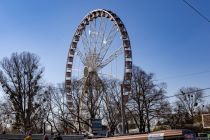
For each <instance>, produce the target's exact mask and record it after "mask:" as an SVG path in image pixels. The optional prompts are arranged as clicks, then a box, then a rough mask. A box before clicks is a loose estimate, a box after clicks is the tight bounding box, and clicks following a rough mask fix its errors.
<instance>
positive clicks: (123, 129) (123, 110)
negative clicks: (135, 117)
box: [121, 84, 126, 135]
mask: <svg viewBox="0 0 210 140" xmlns="http://www.w3.org/2000/svg"><path fill="white" fill-rule="evenodd" d="M121 117H122V134H123V135H124V134H126V131H125V106H124V101H123V84H121Z"/></svg>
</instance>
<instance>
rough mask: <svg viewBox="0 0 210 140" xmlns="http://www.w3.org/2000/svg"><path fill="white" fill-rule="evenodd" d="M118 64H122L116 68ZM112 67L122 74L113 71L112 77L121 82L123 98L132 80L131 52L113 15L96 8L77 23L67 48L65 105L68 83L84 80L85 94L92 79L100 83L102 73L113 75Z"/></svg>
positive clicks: (124, 29)
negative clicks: (108, 72) (75, 79)
mask: <svg viewBox="0 0 210 140" xmlns="http://www.w3.org/2000/svg"><path fill="white" fill-rule="evenodd" d="M114 61H115V64H113V63H114ZM118 62H119V63H120V62H121V64H119V65H118ZM113 65H115V66H113ZM113 67H115V69H117V70H119V71H121V74H119V73H120V72H118V71H117V70H116V72H115V76H116V75H117V77H119V79H121V80H122V85H123V91H124V95H128V94H129V93H130V91H131V77H132V51H131V45H130V40H129V36H128V33H127V31H126V28H125V25H124V24H123V22H122V21H121V19H120V18H119V17H118V16H117V15H116V14H115V13H113V12H112V11H110V10H105V9H96V10H93V11H91V12H90V13H88V14H87V15H86V16H85V17H84V18H83V20H82V21H81V22H80V24H79V26H78V27H77V29H76V32H75V34H74V36H73V39H72V42H71V45H70V49H69V52H68V57H67V63H66V74H65V91H66V94H67V95H66V97H67V103H68V105H69V106H71V104H72V95H71V84H72V79H73V78H74V77H76V76H77V77H79V78H82V79H83V93H82V95H84V94H85V93H86V90H87V89H88V86H89V85H90V83H91V80H94V79H95V80H96V79H97V80H100V79H101V78H100V77H101V73H103V72H104V73H106V72H107V71H108V70H111V74H107V75H112V73H113V72H112V69H114V68H113ZM97 80H96V81H97ZM82 95H81V96H82Z"/></svg>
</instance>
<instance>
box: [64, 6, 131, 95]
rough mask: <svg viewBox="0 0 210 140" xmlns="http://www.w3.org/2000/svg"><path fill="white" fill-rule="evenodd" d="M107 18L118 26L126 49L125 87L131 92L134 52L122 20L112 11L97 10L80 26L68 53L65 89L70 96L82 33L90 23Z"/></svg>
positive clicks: (89, 14) (88, 15)
mask: <svg viewBox="0 0 210 140" xmlns="http://www.w3.org/2000/svg"><path fill="white" fill-rule="evenodd" d="M98 17H105V18H107V19H109V20H111V22H112V23H113V24H114V25H115V26H117V28H118V30H119V33H120V38H121V41H122V44H123V49H124V67H123V69H124V76H123V85H125V89H127V91H128V92H130V90H131V89H130V88H131V77H132V51H131V45H130V39H129V36H128V33H127V30H126V28H125V25H124V23H123V22H122V21H121V19H120V18H119V17H118V16H117V15H116V14H115V13H113V12H112V11H110V10H106V9H96V10H93V11H91V12H89V13H88V14H87V15H86V16H85V17H84V18H83V19H82V21H81V22H80V24H79V25H78V27H77V29H76V31H75V33H74V36H73V39H72V41H71V45H70V49H69V52H68V57H67V62H66V73H65V89H66V93H67V95H68V96H70V95H71V93H70V91H71V81H72V66H73V59H74V55H75V50H76V49H77V44H78V42H79V40H80V37H81V36H82V32H83V31H84V30H85V27H86V26H87V25H88V24H89V22H90V21H92V20H94V19H96V18H98Z"/></svg>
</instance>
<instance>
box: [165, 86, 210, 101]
mask: <svg viewBox="0 0 210 140" xmlns="http://www.w3.org/2000/svg"><path fill="white" fill-rule="evenodd" d="M209 89H210V88H203V89H198V90H194V91H190V92H186V93H183V92H182V93H180V94H175V95H172V96H166V97H165V99H167V98H172V97H176V96H177V95H182V94H191V93H196V92H199V91H204V90H209Z"/></svg>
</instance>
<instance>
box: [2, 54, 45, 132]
mask: <svg viewBox="0 0 210 140" xmlns="http://www.w3.org/2000/svg"><path fill="white" fill-rule="evenodd" d="M0 67H1V70H0V83H1V86H2V88H3V91H4V92H5V93H6V94H7V95H8V96H9V99H10V101H11V102H12V108H13V110H14V113H15V117H16V119H15V121H16V123H15V126H16V127H17V128H20V127H23V129H24V131H25V132H26V131H28V130H30V129H32V127H33V119H34V118H33V117H32V116H34V113H35V112H36V111H37V109H38V108H39V107H40V104H38V103H37V100H36V99H37V95H38V94H39V92H40V91H41V78H42V74H43V68H41V67H40V64H39V58H38V57H37V56H36V55H35V54H32V53H29V52H23V53H20V54H18V53H13V54H12V55H11V57H10V58H7V57H5V58H3V60H2V61H1V63H0Z"/></svg>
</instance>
